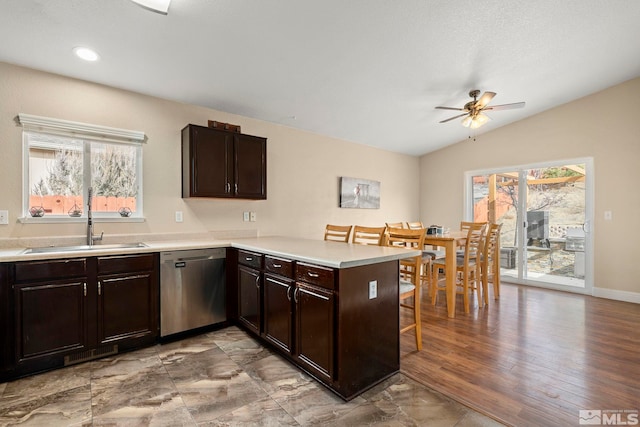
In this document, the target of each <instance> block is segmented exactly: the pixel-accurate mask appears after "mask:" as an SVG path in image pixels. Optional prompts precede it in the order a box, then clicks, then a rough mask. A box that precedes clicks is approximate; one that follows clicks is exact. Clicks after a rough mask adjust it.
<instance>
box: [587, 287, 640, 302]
mask: <svg viewBox="0 0 640 427" xmlns="http://www.w3.org/2000/svg"><path fill="white" fill-rule="evenodd" d="M593 296H594V297H598V298H607V299H613V300H616V301H624V302H632V303H635V304H640V293H638V292H628V291H618V290H615V289H605V288H595V287H594V288H593Z"/></svg>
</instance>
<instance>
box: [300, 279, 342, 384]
mask: <svg viewBox="0 0 640 427" xmlns="http://www.w3.org/2000/svg"><path fill="white" fill-rule="evenodd" d="M333 298H334V297H333V292H332V291H330V290H327V289H322V288H317V287H313V286H308V285H306V284H304V283H299V282H298V283H297V284H296V292H295V302H296V306H295V312H296V351H297V355H298V360H299V361H300V362H302V363H303V364H304V365H305V366H306V367H307V368H308V369H310V370H312V371H313V372H315V373H316V374H318V375H319V376H320V377H324V378H325V379H328V380H332V379H333V358H334V354H333V341H334V334H333V317H334V300H333Z"/></svg>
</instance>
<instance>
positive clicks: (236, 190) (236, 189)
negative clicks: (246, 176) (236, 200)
mask: <svg viewBox="0 0 640 427" xmlns="http://www.w3.org/2000/svg"><path fill="white" fill-rule="evenodd" d="M235 193H236V194H238V183H237V182H236V184H235Z"/></svg>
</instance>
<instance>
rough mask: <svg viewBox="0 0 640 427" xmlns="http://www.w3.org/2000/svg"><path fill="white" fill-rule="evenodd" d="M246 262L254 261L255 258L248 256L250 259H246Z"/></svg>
mask: <svg viewBox="0 0 640 427" xmlns="http://www.w3.org/2000/svg"><path fill="white" fill-rule="evenodd" d="M244 260H245V261H253V258H251V257H250V256H248V257H246V258H245V259H244Z"/></svg>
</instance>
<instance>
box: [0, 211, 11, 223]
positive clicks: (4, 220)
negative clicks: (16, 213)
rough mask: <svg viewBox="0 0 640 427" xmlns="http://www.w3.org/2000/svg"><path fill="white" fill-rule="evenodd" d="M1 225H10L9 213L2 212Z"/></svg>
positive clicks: (0, 212)
mask: <svg viewBox="0 0 640 427" xmlns="http://www.w3.org/2000/svg"><path fill="white" fill-rule="evenodd" d="M0 224H3V225H7V224H9V211H0Z"/></svg>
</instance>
